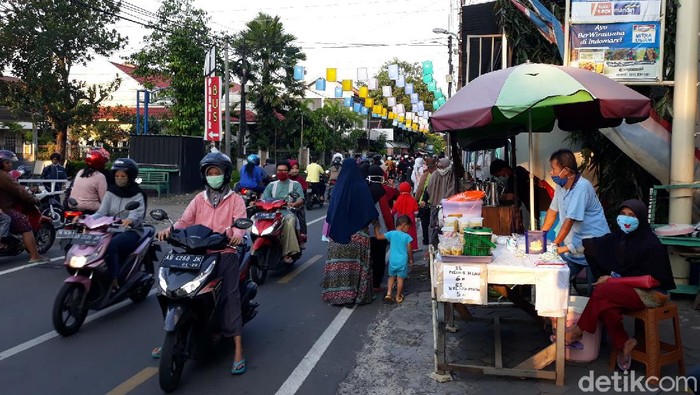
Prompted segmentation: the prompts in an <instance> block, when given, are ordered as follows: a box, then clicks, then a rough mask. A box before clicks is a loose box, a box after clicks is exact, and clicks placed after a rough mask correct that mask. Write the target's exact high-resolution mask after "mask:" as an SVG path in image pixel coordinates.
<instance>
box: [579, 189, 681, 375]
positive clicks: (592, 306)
mask: <svg viewBox="0 0 700 395" xmlns="http://www.w3.org/2000/svg"><path fill="white" fill-rule="evenodd" d="M646 215H647V208H646V206H645V205H644V203H642V202H641V201H639V200H627V201H625V202H623V203H622V205H621V206H620V211H619V215H618V216H617V224H618V226H619V228H620V229H619V230H617V231H616V232H613V233H609V234H607V235H605V236H602V237H595V238H591V239H586V240H584V241H583V246H584V248H585V254H586V259H587V260H588V263H589V264H590V266H591V270H592V271H593V273H594V275H595V276H596V277H597V276H600V277H599V278H598V281H597V282H596V283H594V284H593V285H595V288H594V290H593V293H592V295H591V299H590V300H589V301H588V304H587V305H586V308H585V309H584V310H583V313H582V314H581V318H580V319H579V321H578V323H577V325H576V326H574V327H573V328H571V329H570V330H569V331H567V333H566V342H567V344H570V343H574V342H576V341H578V340H579V339H580V338H581V336H582V335H583V332H584V331H585V332H589V333H593V332H595V330H596V328H597V326H598V320H601V321H603V324H604V325H605V327H606V329H607V330H608V333H609V334H610V337H611V339H612V346H613V350H615V351H617V352H619V353H618V356H617V365H618V367H619V368H620V369H621V370H623V371H624V370H628V369H629V367H630V362H631V354H632V350H633V349H634V348H635V346H636V345H637V340H635V339H634V338H633V337H630V336H629V335H627V333H626V332H625V328H624V326H623V322H622V312H623V311H637V310H642V309H644V308H648V307H659V306H662V305H663V304H664V303H665V302H666V299H667V298H666V296H665V295H664V294H665V293H666V291H668V290H671V289H674V288H675V287H676V285H675V283H674V281H673V272H672V271H671V264H670V262H669V259H668V254H667V252H666V248H665V247H664V246H663V245H662V244H661V242H660V241H659V239H658V238H657V237H656V235H655V234H654V232H653V231H652V230H651V227H650V226H649V222H648V221H647V216H646ZM615 351H614V352H615Z"/></svg>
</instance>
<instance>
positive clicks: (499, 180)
mask: <svg viewBox="0 0 700 395" xmlns="http://www.w3.org/2000/svg"><path fill="white" fill-rule="evenodd" d="M496 182H497V183H498V184H499V185H507V184H508V176H498V177H496Z"/></svg>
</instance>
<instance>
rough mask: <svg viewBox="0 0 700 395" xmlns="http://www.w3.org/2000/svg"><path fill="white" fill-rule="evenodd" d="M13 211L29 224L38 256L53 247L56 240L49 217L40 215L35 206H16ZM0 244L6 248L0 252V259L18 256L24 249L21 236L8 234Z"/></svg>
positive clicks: (54, 230)
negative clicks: (23, 217)
mask: <svg viewBox="0 0 700 395" xmlns="http://www.w3.org/2000/svg"><path fill="white" fill-rule="evenodd" d="M15 210H17V211H19V212H20V213H22V214H24V215H26V216H27V219H28V220H29V224H30V225H31V226H32V232H34V239H35V240H36V247H37V249H38V250H39V254H44V253H45V252H46V251H48V250H49V249H50V248H51V246H53V242H54V241H55V240H56V229H55V228H54V225H53V222H52V221H51V219H50V218H49V217H46V216H43V215H41V212H40V211H39V208H38V207H37V206H34V207H31V208H27V207H23V206H19V205H17V206H15ZM2 242H3V243H4V244H5V245H6V246H7V248H4V249H2V250H0V257H3V256H15V255H19V254H21V253H22V252H24V251H25V249H26V248H25V246H24V242H23V241H22V235H21V234H15V233H10V234H8V235H7V236H6V237H3V238H2Z"/></svg>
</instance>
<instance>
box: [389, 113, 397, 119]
mask: <svg viewBox="0 0 700 395" xmlns="http://www.w3.org/2000/svg"><path fill="white" fill-rule="evenodd" d="M387 116H388V117H389V119H396V113H395V112H393V111H389V114H387Z"/></svg>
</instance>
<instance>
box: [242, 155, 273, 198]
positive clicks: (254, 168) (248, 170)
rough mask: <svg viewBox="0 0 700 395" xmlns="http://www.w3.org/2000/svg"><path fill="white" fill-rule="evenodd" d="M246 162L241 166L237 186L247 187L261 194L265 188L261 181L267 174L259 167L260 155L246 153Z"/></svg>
mask: <svg viewBox="0 0 700 395" xmlns="http://www.w3.org/2000/svg"><path fill="white" fill-rule="evenodd" d="M247 160H248V163H246V164H245V166H243V169H242V171H241V180H240V181H239V182H238V186H239V188H248V189H252V190H254V191H255V193H257V194H258V196H259V195H261V194H262V193H263V191H264V190H265V184H264V183H263V182H264V181H265V179H266V178H269V177H268V176H267V173H265V170H263V169H262V167H260V157H259V156H257V155H255V154H250V155H248V158H247Z"/></svg>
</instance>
